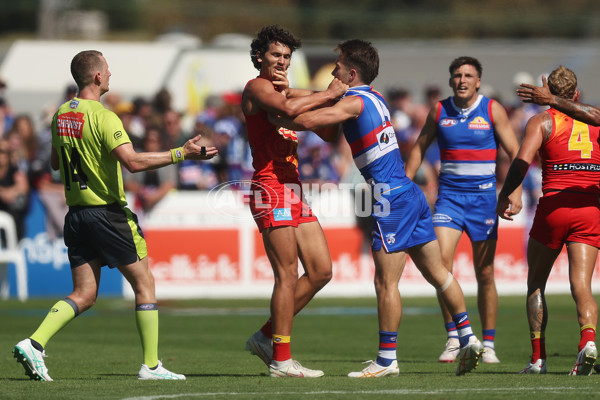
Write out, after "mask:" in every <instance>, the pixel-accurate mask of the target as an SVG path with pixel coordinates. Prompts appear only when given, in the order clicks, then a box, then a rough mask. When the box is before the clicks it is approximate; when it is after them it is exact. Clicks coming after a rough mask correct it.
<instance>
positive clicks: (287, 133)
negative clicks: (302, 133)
mask: <svg viewBox="0 0 600 400" xmlns="http://www.w3.org/2000/svg"><path fill="white" fill-rule="evenodd" d="M277 132H278V133H279V134H280V135H281V136H283V138H284V139H285V140H291V141H292V142H297V141H298V135H296V131H293V130H291V129H287V128H279V130H278V131H277Z"/></svg>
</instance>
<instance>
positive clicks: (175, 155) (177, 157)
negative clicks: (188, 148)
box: [171, 147, 185, 164]
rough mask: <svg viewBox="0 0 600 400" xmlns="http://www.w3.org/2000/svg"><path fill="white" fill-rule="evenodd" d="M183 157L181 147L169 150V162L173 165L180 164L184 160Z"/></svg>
mask: <svg viewBox="0 0 600 400" xmlns="http://www.w3.org/2000/svg"><path fill="white" fill-rule="evenodd" d="M184 159H185V158H184V157H183V147H177V148H176V149H171V161H173V164H177V163H180V162H182V161H183V160H184Z"/></svg>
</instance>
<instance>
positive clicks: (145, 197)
mask: <svg viewBox="0 0 600 400" xmlns="http://www.w3.org/2000/svg"><path fill="white" fill-rule="evenodd" d="M521 82H529V83H535V82H534V79H533V78H532V77H531V76H530V75H529V74H526V73H520V74H517V75H516V76H515V82H514V85H515V86H518V84H519V83H521ZM3 87H4V84H3V83H2V82H0V130H1V131H2V137H1V138H0V209H1V210H4V211H8V212H9V213H10V214H11V215H13V217H14V218H15V221H16V225H17V231H18V236H19V239H21V238H22V237H23V235H24V220H25V217H26V215H27V213H28V210H29V196H30V193H31V191H32V190H35V191H36V192H37V193H38V195H39V198H40V200H41V202H42V203H43V205H44V207H45V208H46V212H47V231H48V235H49V236H50V237H51V238H55V237H58V236H60V235H61V232H62V224H63V219H64V215H65V213H66V211H67V208H66V205H65V199H64V193H63V186H62V184H61V182H60V176H59V174H58V172H56V171H52V170H51V168H50V148H51V132H50V125H51V122H52V115H53V114H54V112H55V111H56V108H57V107H58V105H59V104H60V103H61V102H65V101H67V100H69V99H71V98H72V97H74V96H75V95H76V92H77V88H76V87H75V86H69V87H67V88H66V89H65V91H64V93H63V95H62V98H59V99H58V100H57V103H56V104H55V105H52V106H49V107H47V110H45V111H44V112H43V114H44V115H43V118H42V120H43V123H42V124H41V125H42V126H41V127H40V128H39V129H36V128H35V126H36V124H35V123H34V118H38V117H39V116H37V115H28V114H19V115H15V114H14V113H13V112H12V110H11V108H10V100H9V99H5V98H4V96H3V95H2V93H1V89H2V88H3ZM422 90H423V92H422V93H420V94H419V93H417V94H416V95H417V96H415V93H412V92H411V91H410V90H408V89H406V88H405V87H401V86H396V87H390V88H386V89H384V90H383V91H382V94H383V95H384V96H385V97H386V99H387V102H388V106H389V108H390V111H391V115H392V122H393V125H394V128H395V131H396V135H397V138H398V143H399V146H400V150H401V152H402V154H403V155H404V156H406V155H408V152H409V151H410V149H411V147H412V144H413V143H414V141H415V140H416V137H417V136H418V135H419V133H420V131H421V128H422V126H423V124H424V123H425V119H426V117H427V114H428V112H429V109H430V108H431V107H432V106H433V105H435V104H436V102H437V101H439V100H441V95H442V90H441V88H440V87H437V86H435V85H428V86H426V87H424V88H423V89H422ZM480 92H481V93H482V94H484V95H486V96H488V97H491V98H496V99H497V100H498V101H500V103H501V104H502V105H504V107H505V108H506V109H507V111H508V115H509V117H510V119H511V122H512V124H513V128H514V130H515V133H516V134H517V138H518V139H519V142H520V139H521V138H522V137H523V131H524V128H525V124H526V122H527V120H528V119H529V118H530V117H531V116H532V115H533V114H535V113H537V112H539V109H538V108H537V106H535V105H529V104H523V103H522V102H521V101H520V100H518V98H516V96H515V98H514V99H510V100H509V101H508V102H505V101H504V99H499V98H497V97H496V96H495V93H494V90H493V88H490V87H485V86H482V88H481V90H480ZM59 97H60V96H59ZM416 97H419V98H420V99H422V100H420V101H417V100H416V99H415V98H416ZM102 101H103V104H104V106H105V107H106V108H108V109H111V110H113V111H114V112H115V113H116V114H117V115H118V116H119V117H120V118H121V120H122V121H123V125H124V127H125V130H126V131H127V133H128V134H129V136H130V138H131V140H132V143H133V146H134V148H135V149H136V150H137V151H163V150H168V149H170V148H173V147H178V146H181V145H183V143H185V141H186V140H188V139H189V138H191V137H193V136H195V135H197V134H201V135H202V144H203V145H210V146H216V147H217V148H218V149H219V156H218V157H216V158H215V159H213V160H211V161H210V162H193V161H189V162H188V161H184V162H182V163H180V164H176V165H171V166H169V167H166V168H161V169H158V170H153V171H146V172H140V173H136V174H131V173H129V172H128V171H127V170H124V171H123V181H124V186H125V189H126V191H127V192H128V195H129V196H130V197H129V198H130V199H132V200H133V204H130V206H131V207H132V208H134V211H136V212H141V213H143V212H147V211H149V210H151V209H152V207H154V206H155V205H156V204H157V203H158V202H159V201H160V200H161V199H162V198H163V197H164V196H165V195H167V194H168V193H169V192H170V191H172V190H210V189H212V188H214V187H215V186H217V185H219V184H220V183H224V182H234V183H235V182H238V181H244V180H249V179H250V178H251V176H252V172H253V169H252V156H251V153H250V148H249V146H248V140H247V134H246V129H245V121H244V116H243V114H242V111H241V94H240V93H225V94H222V95H212V96H209V97H208V98H207V99H206V101H205V105H204V109H203V111H202V112H200V113H198V114H196V115H189V114H186V113H181V112H179V111H178V110H175V109H174V108H173V107H172V102H171V94H170V93H169V92H168V91H167V90H165V89H163V90H160V91H159V92H158V93H156V94H155V95H154V97H153V98H142V97H138V98H135V99H133V100H131V101H125V100H123V99H122V98H121V97H120V95H119V94H118V93H117V92H109V93H107V94H106V95H104V96H103V98H102ZM38 125H39V124H38ZM298 140H299V146H298V154H299V159H300V164H299V171H300V177H301V180H302V181H303V182H305V183H311V184H314V183H361V182H363V179H362V177H361V176H360V173H359V172H358V170H357V169H356V167H355V166H354V163H353V161H352V155H351V153H350V148H349V146H348V144H347V143H346V141H345V138H344V136H343V135H340V138H339V140H338V142H337V143H326V142H323V141H322V140H321V139H320V138H319V137H317V136H316V135H315V134H314V133H312V132H298ZM439 165H440V163H439V151H438V148H437V146H436V145H432V146H430V147H429V150H428V153H427V155H426V158H425V160H424V162H423V164H422V166H421V168H420V170H419V172H418V174H417V176H416V177H415V181H416V183H417V184H419V186H420V187H421V188H422V189H423V191H424V193H425V195H426V197H427V199H428V201H429V202H430V205H431V206H433V202H434V201H435V198H436V195H437V171H438V168H439ZM509 165H510V163H509V159H508V156H507V155H506V154H505V153H504V152H503V151H502V150H500V151H499V153H498V161H497V178H498V188H500V187H501V185H502V181H503V179H504V176H505V175H506V171H507V169H508V166H509ZM540 180H541V175H540V173H539V169H537V170H536V168H535V167H532V168H531V169H530V173H529V177H528V179H527V180H526V183H525V187H524V189H525V190H524V196H528V197H530V199H524V200H525V201H526V203H525V204H529V205H530V207H533V208H535V205H536V203H537V197H539V195H540V192H539V191H540ZM233 186H234V187H235V184H234V185H233Z"/></svg>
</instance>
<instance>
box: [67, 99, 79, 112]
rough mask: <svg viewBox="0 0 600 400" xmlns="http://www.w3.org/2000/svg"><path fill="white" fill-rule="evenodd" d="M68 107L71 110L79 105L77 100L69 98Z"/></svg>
mask: <svg viewBox="0 0 600 400" xmlns="http://www.w3.org/2000/svg"><path fill="white" fill-rule="evenodd" d="M69 107H71V108H72V109H73V110H74V109H76V108H77V107H79V100H71V102H70V103H69Z"/></svg>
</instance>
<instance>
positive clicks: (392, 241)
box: [385, 233, 396, 244]
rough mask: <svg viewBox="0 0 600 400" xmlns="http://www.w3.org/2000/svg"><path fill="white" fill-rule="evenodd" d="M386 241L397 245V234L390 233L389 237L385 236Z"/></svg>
mask: <svg viewBox="0 0 600 400" xmlns="http://www.w3.org/2000/svg"><path fill="white" fill-rule="evenodd" d="M385 241H386V242H387V244H394V243H396V234H395V233H388V234H387V235H385Z"/></svg>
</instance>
